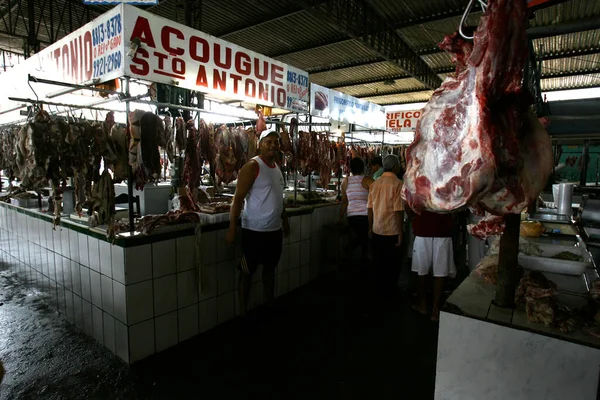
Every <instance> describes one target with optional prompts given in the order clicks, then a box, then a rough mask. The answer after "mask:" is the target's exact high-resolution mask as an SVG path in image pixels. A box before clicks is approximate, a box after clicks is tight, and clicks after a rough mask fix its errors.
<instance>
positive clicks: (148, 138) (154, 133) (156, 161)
mask: <svg viewBox="0 0 600 400" xmlns="http://www.w3.org/2000/svg"><path fill="white" fill-rule="evenodd" d="M141 123H142V141H141V147H142V164H143V165H144V168H146V171H147V172H146V173H147V174H148V175H149V176H151V177H152V178H153V179H158V178H159V177H160V169H161V168H160V153H159V152H158V146H159V145H160V144H159V138H160V137H161V136H163V137H164V133H163V132H164V129H165V128H164V125H163V121H162V120H161V119H160V118H159V117H158V115H155V114H154V113H151V112H147V113H145V114H144V115H143V116H142V119H141Z"/></svg>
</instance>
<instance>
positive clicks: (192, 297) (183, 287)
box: [177, 270, 198, 308]
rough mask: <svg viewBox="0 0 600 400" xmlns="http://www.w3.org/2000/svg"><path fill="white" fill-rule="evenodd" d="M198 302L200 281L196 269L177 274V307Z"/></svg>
mask: <svg viewBox="0 0 600 400" xmlns="http://www.w3.org/2000/svg"><path fill="white" fill-rule="evenodd" d="M197 302H198V281H197V279H196V271H195V270H190V271H185V272H179V273H178V274H177V307H179V308H182V307H187V306H189V305H192V304H194V303H197Z"/></svg>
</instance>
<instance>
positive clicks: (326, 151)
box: [319, 132, 335, 189]
mask: <svg viewBox="0 0 600 400" xmlns="http://www.w3.org/2000/svg"><path fill="white" fill-rule="evenodd" d="M331 145H332V143H331V141H330V140H329V134H328V133H327V132H326V133H324V134H323V135H322V136H321V137H320V140H319V178H320V179H321V186H322V187H323V188H324V189H327V188H328V187H329V182H330V181H331V170H332V169H333V165H334V163H335V160H334V158H335V152H334V151H335V148H333V149H332V147H331ZM332 150H333V152H332Z"/></svg>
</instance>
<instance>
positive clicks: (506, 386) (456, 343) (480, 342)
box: [435, 273, 600, 400]
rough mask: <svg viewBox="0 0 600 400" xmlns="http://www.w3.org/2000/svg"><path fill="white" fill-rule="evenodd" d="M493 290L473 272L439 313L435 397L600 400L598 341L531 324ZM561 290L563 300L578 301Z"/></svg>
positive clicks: (448, 399) (440, 399)
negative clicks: (504, 305)
mask: <svg viewBox="0 0 600 400" xmlns="http://www.w3.org/2000/svg"><path fill="white" fill-rule="evenodd" d="M574 278H577V277H574ZM557 283H558V284H559V290H560V287H561V286H560V283H559V282H557ZM495 290H496V289H495V285H490V284H488V283H486V282H484V281H483V279H481V278H480V277H478V276H477V275H475V274H474V273H472V274H471V275H470V276H469V277H468V278H467V279H466V280H465V281H464V282H463V283H462V284H461V286H459V288H458V289H456V290H455V292H454V293H453V294H452V296H450V298H449V299H448V301H447V303H446V305H445V307H444V310H443V312H442V313H441V316H440V328H439V341H438V355H437V366H436V384H435V399H436V400H480V399H514V400H529V399H545V400H559V399H567V398H568V399H578V400H594V399H596V398H597V393H598V373H599V367H600V339H598V338H595V337H593V336H589V335H586V334H584V333H583V332H582V331H581V329H578V330H577V331H575V332H573V333H561V332H560V330H559V329H558V328H552V327H546V326H544V325H542V324H536V323H531V322H529V321H528V320H527V316H526V313H525V307H524V306H522V305H521V306H518V307H517V308H516V309H515V310H510V309H508V310H507V309H504V308H499V307H496V306H495V305H494V304H493V303H492V300H493V299H494V295H495ZM559 296H560V297H562V298H561V300H562V302H565V303H566V304H576V303H578V302H580V301H581V298H580V297H579V296H575V295H566V294H564V295H563V294H559Z"/></svg>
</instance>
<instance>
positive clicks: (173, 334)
mask: <svg viewBox="0 0 600 400" xmlns="http://www.w3.org/2000/svg"><path fill="white" fill-rule="evenodd" d="M154 329H155V334H156V352H160V351H163V350H166V349H168V348H169V347H172V346H175V345H176V344H177V343H178V338H179V336H178V329H177V311H174V312H170V313H168V314H165V315H161V316H160V317H156V319H155V320H154Z"/></svg>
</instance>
